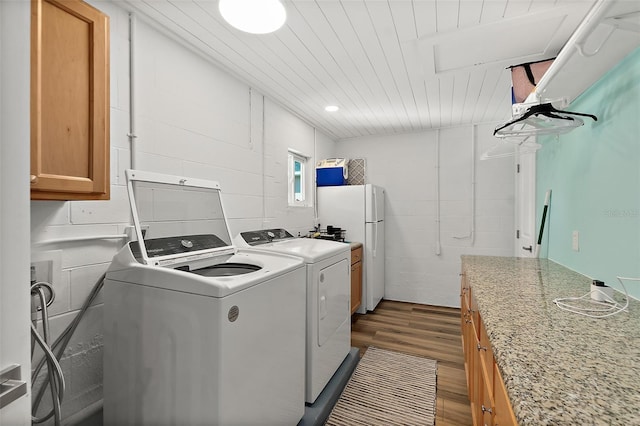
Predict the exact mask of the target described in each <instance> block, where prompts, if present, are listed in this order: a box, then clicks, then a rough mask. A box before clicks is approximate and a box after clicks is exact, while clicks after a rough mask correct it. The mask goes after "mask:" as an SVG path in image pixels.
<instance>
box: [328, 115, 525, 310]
mask: <svg viewBox="0 0 640 426" xmlns="http://www.w3.org/2000/svg"><path fill="white" fill-rule="evenodd" d="M493 128H494V125H492V124H487V125H478V126H477V138H476V141H477V142H476V151H475V179H476V190H475V196H476V202H475V238H474V242H473V244H472V242H471V238H470V234H471V223H472V214H471V204H472V203H471V192H472V191H471V169H472V162H471V161H472V157H471V152H472V142H471V141H472V128H471V126H466V127H459V128H447V129H442V130H440V131H439V133H440V136H439V138H440V155H439V159H440V164H439V166H440V167H439V173H440V185H439V189H440V233H441V251H440V255H437V254H436V245H437V226H438V224H437V222H436V216H437V215H436V213H437V209H436V206H437V197H436V192H437V191H436V189H437V184H436V183H437V172H438V169H437V168H436V164H437V162H436V152H437V138H438V136H437V135H438V132H437V131H430V132H424V133H416V134H404V135H393V136H376V137H362V138H354V139H347V140H343V141H339V142H337V144H336V146H337V148H336V151H337V155H338V156H339V157H346V158H364V159H365V160H366V182H367V183H372V184H375V185H380V186H382V187H384V188H385V189H386V194H387V196H386V206H385V209H386V214H385V222H386V226H385V231H386V235H385V237H386V262H385V266H386V271H385V298H386V299H391V300H400V301H408V302H417V303H425V304H430V305H442V306H454V307H459V306H460V298H459V294H460V280H459V276H458V273H459V271H460V255H461V254H485V255H499V256H510V255H512V253H513V232H514V224H513V214H514V160H513V158H512V157H509V158H501V159H492V160H487V161H479V158H480V156H481V155H482V153H483V152H485V151H487V150H488V149H489V148H490V147H492V146H493V145H494V144H495V143H496V142H497V140H496V139H495V138H494V137H493V136H492V132H493ZM337 225H339V224H337Z"/></svg>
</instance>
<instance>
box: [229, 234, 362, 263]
mask: <svg viewBox="0 0 640 426" xmlns="http://www.w3.org/2000/svg"><path fill="white" fill-rule="evenodd" d="M236 242H237V244H238V246H249V247H253V248H255V249H259V250H268V251H272V252H275V253H283V254H289V255H293V256H298V257H301V258H302V259H304V261H305V263H316V262H319V261H321V260H324V259H328V258H330V257H333V256H337V255H339V254H342V255H344V256H350V254H349V253H350V252H351V246H350V245H349V244H345V243H340V242H337V241H329V240H321V239H316V238H296V237H294V236H293V235H291V234H290V233H289V232H287V231H286V230H284V229H281V228H276V229H261V230H257V231H246V232H241V233H240V234H239V235H238V237H237V238H236Z"/></svg>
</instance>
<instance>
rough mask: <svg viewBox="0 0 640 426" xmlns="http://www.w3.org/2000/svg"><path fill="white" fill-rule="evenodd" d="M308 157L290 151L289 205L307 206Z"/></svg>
mask: <svg viewBox="0 0 640 426" xmlns="http://www.w3.org/2000/svg"><path fill="white" fill-rule="evenodd" d="M306 169H307V157H305V156H303V155H301V154H299V153H296V152H292V151H289V205H290V206H306V205H307V191H306V178H305V177H306V173H307V170H306Z"/></svg>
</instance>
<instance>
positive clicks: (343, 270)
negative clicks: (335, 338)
mask: <svg viewBox="0 0 640 426" xmlns="http://www.w3.org/2000/svg"><path fill="white" fill-rule="evenodd" d="M350 270H351V269H350V265H349V262H348V261H347V260H346V259H344V260H341V261H340V262H337V263H334V264H332V265H329V266H327V267H326V268H323V269H321V270H320V272H319V273H318V274H317V275H316V276H315V277H314V278H315V279H316V280H318V282H317V284H318V286H317V288H318V346H322V345H323V344H324V343H325V342H326V341H327V340H329V339H330V338H331V336H332V335H333V334H334V333H335V331H336V330H337V329H338V327H340V325H341V324H342V323H343V322H344V321H345V318H348V317H349V313H350V312H349V291H350V285H351V281H350V277H349V273H350Z"/></svg>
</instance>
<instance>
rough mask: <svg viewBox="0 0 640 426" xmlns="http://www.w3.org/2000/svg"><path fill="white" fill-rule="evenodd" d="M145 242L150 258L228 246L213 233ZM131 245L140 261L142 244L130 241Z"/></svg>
mask: <svg viewBox="0 0 640 426" xmlns="http://www.w3.org/2000/svg"><path fill="white" fill-rule="evenodd" d="M144 244H145V247H146V248H147V256H148V257H149V258H153V257H159V256H168V255H172V254H182V253H189V252H192V251H199V250H207V249H212V248H218V247H226V246H227V243H225V242H224V241H222V239H221V238H219V237H218V236H216V235H213V234H206V235H184V236H180V237H165V238H154V239H149V240H144ZM129 247H130V248H131V253H133V256H134V257H135V258H136V259H137V260H138V261H140V260H141V259H142V256H141V254H140V246H139V245H138V242H137V241H132V242H130V243H129Z"/></svg>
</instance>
